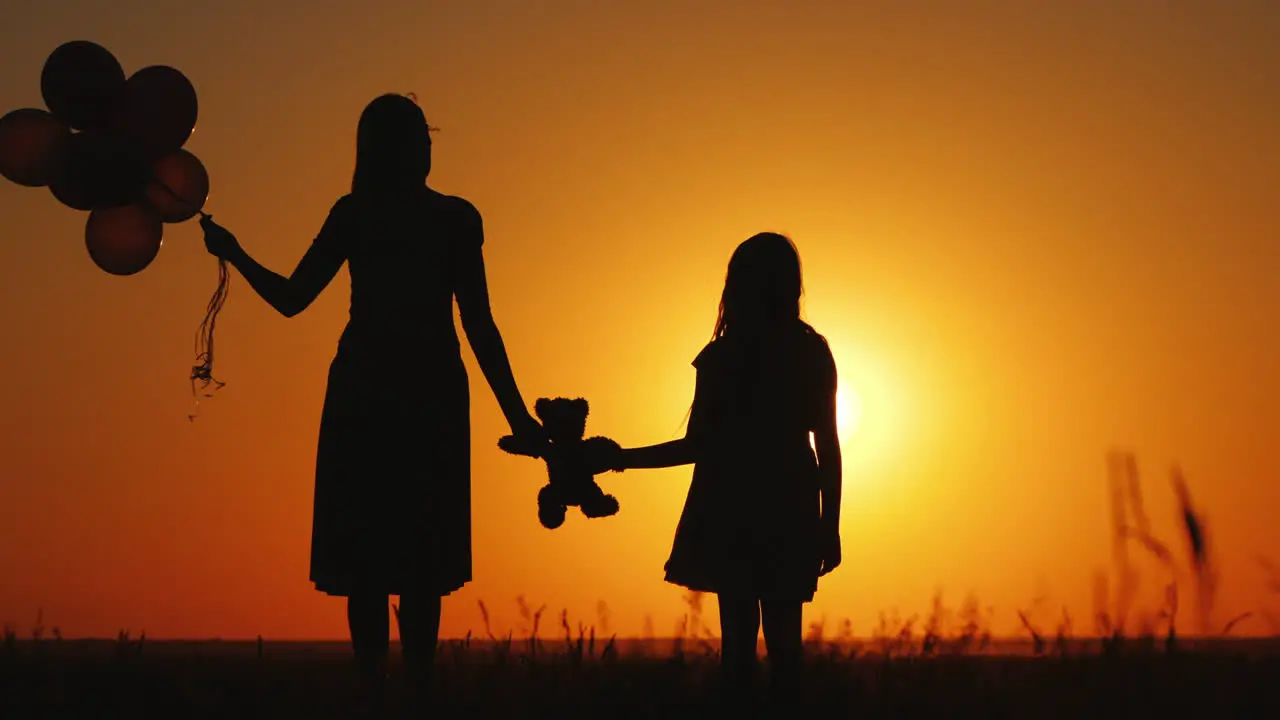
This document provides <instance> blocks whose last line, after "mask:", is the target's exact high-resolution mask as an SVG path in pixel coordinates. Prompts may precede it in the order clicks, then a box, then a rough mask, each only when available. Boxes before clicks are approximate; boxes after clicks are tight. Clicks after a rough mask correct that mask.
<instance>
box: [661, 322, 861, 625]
mask: <svg viewBox="0 0 1280 720" xmlns="http://www.w3.org/2000/svg"><path fill="white" fill-rule="evenodd" d="M693 365H694V367H695V368H697V389H696V390H695V392H694V401H693V409H692V412H691V415H690V418H689V428H688V433H687V437H689V438H690V439H691V440H692V441H693V442H694V443H695V444H696V446H697V448H698V456H697V461H696V462H695V464H694V471H693V481H692V483H691V484H690V487H689V495H688V498H687V499H686V501H685V505H684V511H683V513H682V514H681V517H680V524H679V526H678V528H677V530H676V537H675V542H674V543H673V545H672V548H671V556H670V559H668V561H667V565H666V579H667V582H670V583H674V584H676V585H681V586H683V587H687V588H689V589H691V590H698V591H702V592H713V593H721V594H723V593H734V594H739V593H741V594H747V595H750V596H753V597H761V598H763V597H770V598H777V599H786V600H796V601H802V602H809V601H811V600H812V599H813V595H814V593H815V592H816V591H817V587H818V571H819V569H820V564H821V558H820V555H819V544H818V543H819V540H820V538H819V518H820V516H821V508H820V500H819V488H818V465H817V459H816V457H815V455H814V451H813V447H812V445H811V444H810V432H811V431H812V430H814V429H815V428H816V427H817V426H818V422H819V419H820V418H821V414H822V413H823V412H824V409H825V408H827V407H828V404H829V403H830V402H832V398H833V396H834V394H835V391H836V372H835V361H834V359H833V358H832V355H831V350H830V348H829V347H828V346H827V342H826V340H825V339H824V338H823V337H822V336H821V335H819V334H818V333H816V332H815V331H814V330H813V329H812V328H810V327H809V326H808V325H807V324H804V323H801V322H798V321H797V322H796V324H795V325H794V326H792V327H790V328H789V329H787V330H785V331H782V332H781V333H775V334H772V335H770V336H768V337H762V338H759V339H756V340H745V339H741V338H735V337H732V336H726V337H722V338H718V339H716V340H714V341H712V342H711V343H710V344H709V345H707V346H706V348H704V349H703V351H702V352H701V353H699V355H698V356H697V358H696V359H695V360H694V362H693Z"/></svg>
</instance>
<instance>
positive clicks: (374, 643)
mask: <svg viewBox="0 0 1280 720" xmlns="http://www.w3.org/2000/svg"><path fill="white" fill-rule="evenodd" d="M347 625H348V626H349V627H350V628H351V649H352V650H353V651H354V652H355V656H356V669H357V671H358V672H359V673H360V681H361V685H362V686H363V688H362V689H363V690H364V691H366V692H368V693H374V694H377V693H379V692H380V691H381V688H382V685H383V681H384V680H385V678H386V662H387V647H388V646H389V645H390V643H391V619H390V617H389V615H388V608H387V596H386V595H380V594H377V593H368V594H353V595H352V596H351V597H349V598H347Z"/></svg>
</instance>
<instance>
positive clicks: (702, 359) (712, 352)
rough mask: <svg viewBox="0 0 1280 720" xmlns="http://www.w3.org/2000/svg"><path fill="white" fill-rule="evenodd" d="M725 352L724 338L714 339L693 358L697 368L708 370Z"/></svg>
mask: <svg viewBox="0 0 1280 720" xmlns="http://www.w3.org/2000/svg"><path fill="white" fill-rule="evenodd" d="M723 350H724V338H712V340H711V342H709V343H707V344H706V345H704V346H703V348H702V350H700V351H698V354H697V355H695V356H694V358H693V363H692V364H693V366H694V367H695V368H706V367H708V366H709V365H711V364H713V363H714V362H715V360H716V358H718V357H719V356H720V355H721V353H722V352H723Z"/></svg>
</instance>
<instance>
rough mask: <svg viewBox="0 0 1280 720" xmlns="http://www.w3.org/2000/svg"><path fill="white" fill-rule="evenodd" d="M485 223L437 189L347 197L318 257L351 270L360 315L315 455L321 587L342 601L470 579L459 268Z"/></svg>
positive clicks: (442, 591)
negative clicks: (456, 303) (456, 308)
mask: <svg viewBox="0 0 1280 720" xmlns="http://www.w3.org/2000/svg"><path fill="white" fill-rule="evenodd" d="M482 242H483V233H482V232H481V228H480V215H479V213H478V212H477V211H476V210H475V208H474V207H473V206H471V204H470V203H468V202H466V201H465V200H462V199H460V198H454V197H450V196H446V195H441V194H439V193H436V192H434V191H432V190H429V189H427V188H422V189H421V191H417V192H412V193H408V194H403V195H398V196H374V197H361V196H357V195H348V196H346V197H343V198H341V199H340V200H339V201H338V202H337V203H336V204H335V205H334V206H333V209H332V210H331V211H330V213H329V217H328V219H327V220H326V221H325V224H324V226H323V228H322V229H321V231H320V234H319V235H318V236H317V237H316V239H315V240H314V245H315V248H314V249H315V251H318V252H323V253H332V254H333V256H332V257H335V258H336V257H338V256H340V257H342V258H345V259H346V260H347V266H348V269H349V272H350V275H351V310H350V318H349V320H348V323H347V326H346V329H345V330H344V332H343V334H342V338H341V340H340V341H339V343H338V350H337V353H336V355H335V357H334V359H333V362H332V364H331V366H330V368H329V381H328V388H327V391H326V394H325V400H324V410H323V413H322V415H321V420H320V438H319V447H318V449H317V453H316V482H315V505H314V513H313V523H312V535H311V581H312V582H314V583H315V587H316V589H317V590H320V591H322V592H325V593H328V594H330V595H340V596H350V595H352V594H356V593H359V594H389V595H403V594H410V593H423V594H433V595H447V594H449V593H450V592H452V591H454V590H457V589H458V588H461V587H462V586H463V585H464V584H465V583H467V582H468V581H470V580H471V467H470V461H471V445H470V439H471V438H470V396H469V393H468V387H467V372H466V369H465V367H464V366H463V363H462V355H461V349H460V346H459V342H458V335H457V331H456V330H455V327H454V315H453V297H454V290H455V287H456V278H457V270H458V267H459V263H460V259H461V258H462V257H463V255H464V254H465V253H479V252H480V244H481V243H482Z"/></svg>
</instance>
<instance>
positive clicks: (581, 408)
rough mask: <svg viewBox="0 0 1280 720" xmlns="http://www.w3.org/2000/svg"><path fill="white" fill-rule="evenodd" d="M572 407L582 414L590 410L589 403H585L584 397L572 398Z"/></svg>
mask: <svg viewBox="0 0 1280 720" xmlns="http://www.w3.org/2000/svg"><path fill="white" fill-rule="evenodd" d="M573 409H574V410H577V411H578V412H580V413H582V414H583V415H586V414H587V413H588V412H590V411H591V408H590V406H589V405H587V400H586V398H578V399H576V400H574V401H573Z"/></svg>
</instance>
